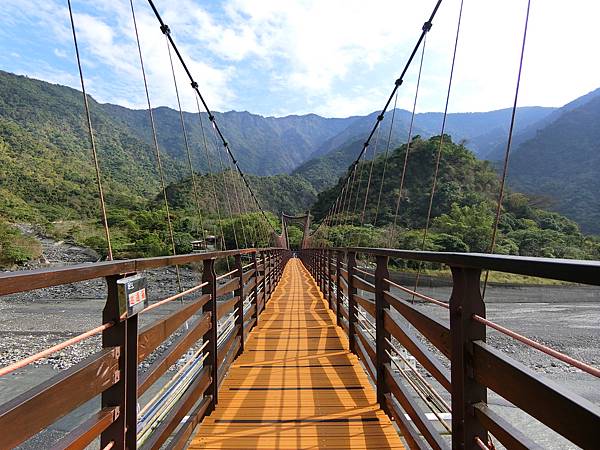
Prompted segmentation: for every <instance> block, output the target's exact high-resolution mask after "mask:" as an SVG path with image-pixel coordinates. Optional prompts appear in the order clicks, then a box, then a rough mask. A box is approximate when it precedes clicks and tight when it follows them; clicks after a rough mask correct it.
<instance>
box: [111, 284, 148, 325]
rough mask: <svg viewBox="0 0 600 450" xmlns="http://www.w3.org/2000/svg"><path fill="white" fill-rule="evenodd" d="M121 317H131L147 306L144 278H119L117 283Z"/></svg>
mask: <svg viewBox="0 0 600 450" xmlns="http://www.w3.org/2000/svg"><path fill="white" fill-rule="evenodd" d="M117 286H118V290H119V309H120V314H121V317H131V316H134V315H136V314H138V313H139V312H140V311H142V310H143V309H144V308H146V307H147V306H148V293H147V291H146V278H144V277H143V276H142V275H139V274H138V275H133V276H131V277H126V278H121V279H120V280H118V281H117Z"/></svg>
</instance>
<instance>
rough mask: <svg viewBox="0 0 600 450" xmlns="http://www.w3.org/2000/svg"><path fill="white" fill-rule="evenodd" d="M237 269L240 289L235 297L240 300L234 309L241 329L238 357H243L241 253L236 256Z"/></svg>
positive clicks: (242, 273) (234, 293) (234, 292)
mask: <svg viewBox="0 0 600 450" xmlns="http://www.w3.org/2000/svg"><path fill="white" fill-rule="evenodd" d="M235 268H236V269H237V276H238V279H239V280H240V287H239V288H237V289H236V290H235V291H233V295H234V296H236V297H237V298H238V301H237V302H236V305H235V307H234V308H237V309H238V312H237V317H236V318H235V323H236V325H238V326H239V327H240V328H239V329H238V336H239V337H240V348H239V349H238V353H237V355H241V354H242V353H244V269H242V255H240V254H239V253H238V254H237V255H235Z"/></svg>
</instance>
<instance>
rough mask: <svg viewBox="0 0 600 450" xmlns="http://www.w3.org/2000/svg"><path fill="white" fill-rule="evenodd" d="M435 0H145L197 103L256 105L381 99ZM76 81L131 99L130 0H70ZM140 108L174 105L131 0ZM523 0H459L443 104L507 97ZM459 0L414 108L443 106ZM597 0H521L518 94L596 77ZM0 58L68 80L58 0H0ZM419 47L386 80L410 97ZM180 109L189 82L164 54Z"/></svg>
mask: <svg viewBox="0 0 600 450" xmlns="http://www.w3.org/2000/svg"><path fill="white" fill-rule="evenodd" d="M434 3H435V0H412V1H407V0H371V1H365V0H230V1H214V0H211V1H208V0H155V4H156V6H157V8H158V10H159V11H160V12H161V14H162V16H163V18H164V20H165V22H166V23H167V24H168V25H169V27H170V29H171V31H172V36H173V38H174V39H175V41H176V42H177V44H178V45H179V46H180V49H181V51H182V53H183V55H184V57H185V59H186V61H187V62H188V64H189V66H190V68H191V71H192V74H193V75H194V77H195V79H196V81H197V82H198V84H199V87H200V90H201V92H202V93H203V95H204V97H205V99H206V101H207V102H208V104H209V106H210V107H211V108H212V109H214V110H216V111H229V110H237V111H250V112H252V113H256V114H261V115H265V116H286V115H290V114H308V113H316V114H319V115H323V116H327V117H347V116H351V115H363V114H368V113H370V112H373V111H376V110H380V109H381V108H382V106H383V105H384V103H385V101H386V99H387V96H388V95H389V93H390V92H391V90H392V88H393V83H394V80H395V79H396V78H397V77H398V75H399V74H400V71H401V69H402V68H403V66H404V64H405V62H406V60H407V58H408V55H409V53H410V51H411V50H412V48H413V46H414V45H415V43H416V40H417V38H418V36H419V33H420V30H421V26H422V24H423V22H424V21H425V20H426V19H427V18H428V16H429V14H430V12H431V10H432V9H433V6H434ZM72 5H73V9H74V13H75V23H76V29H77V38H78V40H79V44H80V52H81V56H82V59H83V71H84V77H85V82H86V88H87V90H88V92H89V93H90V94H91V95H92V96H93V97H94V98H96V99H97V100H99V101H101V102H110V103H116V104H120V105H123V106H127V107H132V108H144V107H145V106H146V99H145V96H144V86H143V80H142V77H141V70H140V62H139V58H138V53H137V47H136V42H135V35H134V30H133V23H132V17H131V8H130V4H129V0H94V1H91V0H72ZM133 5H134V8H135V11H136V16H137V19H138V27H139V31H140V40H141V47H142V53H143V57H144V64H145V68H146V71H147V75H148V84H149V88H150V96H151V101H152V106H153V107H156V106H170V107H176V105H177V103H176V97H175V90H174V84H173V78H172V74H171V69H170V66H169V59H168V58H169V57H168V53H167V44H166V41H165V37H164V36H163V35H162V33H161V32H160V29H159V26H158V23H157V21H156V19H155V17H154V15H153V13H152V10H151V9H150V7H149V6H148V3H147V2H146V1H144V0H133ZM526 6H527V2H526V0H464V9H463V17H462V22H461V31H460V36H459V46H458V50H457V57H456V58H457V59H456V69H455V74H454V79H453V85H452V90H451V95H450V102H449V110H450V111H451V112H471V111H490V110H495V109H500V108H506V107H510V106H512V102H513V98H514V91H515V83H516V75H517V69H518V62H519V53H520V48H521V40H522V34H523V26H524V21H525V11H526ZM459 7H460V0H444V1H443V2H442V5H441V7H440V10H439V12H438V14H437V16H436V18H435V20H434V22H433V28H432V29H431V31H430V33H429V34H428V36H427V43H426V51H425V58H424V66H423V76H422V81H421V89H420V93H419V100H418V104H417V111H418V112H426V111H442V110H443V109H444V103H445V100H446V91H447V89H448V79H449V72H450V64H451V59H452V50H453V46H454V38H455V33H456V26H457V19H458V11H459ZM599 17H600V2H597V1H594V0H570V1H568V2H567V1H564V0H532V2H531V15H530V22H529V29H528V35H527V45H526V50H525V61H524V67H523V80H522V84H521V89H520V94H519V105H520V106H535V105H537V106H561V105H563V104H565V103H567V102H569V101H571V100H573V99H575V98H577V97H579V96H581V95H583V94H585V93H587V92H589V91H591V90H594V89H596V88H598V87H600V58H598V57H597V56H594V55H597V54H598V50H597V48H596V47H597V44H598V42H600V27H598V25H597V20H598V18H599ZM0 20H1V21H2V24H3V26H2V27H0V69H2V70H6V71H9V72H14V73H18V74H23V75H28V76H30V77H33V78H38V79H42V80H45V81H49V82H52V83H59V84H63V85H68V86H71V87H74V88H77V89H79V88H80V85H79V75H78V72H77V66H76V61H75V53H74V47H73V38H72V35H71V30H70V22H69V15H68V9H67V1H66V0H3V1H2V6H1V7H0ZM417 69H418V59H416V60H415V61H414V63H413V65H412V66H411V68H410V70H409V71H408V73H407V75H406V77H405V83H404V84H403V86H402V87H401V88H400V90H399V97H398V106H399V107H402V108H405V109H410V108H412V102H413V98H414V93H415V85H416V75H417ZM176 74H177V80H178V83H179V89H180V92H181V94H182V102H183V107H184V109H185V110H188V111H193V110H194V109H195V107H196V106H195V99H194V96H193V91H192V89H191V87H190V85H189V82H188V81H187V79H186V77H185V74H184V72H183V70H182V68H181V67H180V65H179V64H178V63H177V64H176Z"/></svg>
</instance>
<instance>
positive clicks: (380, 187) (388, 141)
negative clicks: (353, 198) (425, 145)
mask: <svg viewBox="0 0 600 450" xmlns="http://www.w3.org/2000/svg"><path fill="white" fill-rule="evenodd" d="M397 105H398V92H397V91H396V96H395V97H394V107H393V109H392V120H391V123H390V131H389V133H388V138H387V143H386V146H385V154H384V156H383V169H382V173H381V184H380V185H379V194H378V195H377V206H376V208H375V220H373V226H377V218H378V217H379V205H380V204H381V194H382V192H383V183H384V182H385V172H386V169H387V162H388V155H389V153H390V145H391V142H392V132H393V130H394V119H395V118H396V106H397Z"/></svg>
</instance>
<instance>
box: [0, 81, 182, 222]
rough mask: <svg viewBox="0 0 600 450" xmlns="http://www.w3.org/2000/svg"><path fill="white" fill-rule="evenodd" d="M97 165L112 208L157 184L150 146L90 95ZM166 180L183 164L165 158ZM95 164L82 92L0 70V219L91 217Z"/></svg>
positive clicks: (134, 201)
mask: <svg viewBox="0 0 600 450" xmlns="http://www.w3.org/2000/svg"><path fill="white" fill-rule="evenodd" d="M90 108H91V112H92V120H93V124H94V125H93V126H94V130H95V132H96V143H97V147H98V157H99V160H100V170H101V172H102V178H103V183H104V188H105V193H106V198H107V203H109V204H110V205H113V206H124V205H130V206H132V205H136V204H140V203H142V202H143V201H144V197H147V196H153V195H155V193H156V191H157V190H158V188H159V183H158V178H157V177H156V174H155V163H154V157H153V152H152V148H151V147H150V146H149V145H147V144H146V143H145V142H144V141H143V140H140V139H139V138H137V137H136V136H135V135H134V134H133V133H132V132H131V130H130V129H129V128H128V127H126V126H125V125H123V124H122V123H119V122H118V121H115V120H114V118H112V117H111V116H110V115H108V114H106V112H105V111H104V110H103V109H102V107H101V105H99V104H98V103H96V102H95V101H94V100H93V99H91V98H90ZM164 164H165V168H166V174H167V176H168V177H169V179H177V178H180V177H181V176H182V175H183V173H184V167H183V165H181V164H180V163H178V162H177V161H175V160H173V159H172V158H170V157H169V156H168V155H165V159H164ZM96 198H97V194H96V181H95V169H94V164H93V160H92V155H91V150H90V145H89V138H88V134H87V128H86V125H85V120H84V118H83V104H82V97H81V93H80V92H78V91H76V90H74V89H70V88H66V87H63V86H58V85H53V84H49V83H45V82H42V81H37V80H32V79H28V78H26V77H20V76H15V75H12V74H8V73H6V72H0V216H4V217H6V218H8V219H11V220H27V221H44V220H58V219H68V218H81V217H87V216H91V215H97V213H96V212H95V211H97V209H96V205H97V203H98V202H97V200H96Z"/></svg>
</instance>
